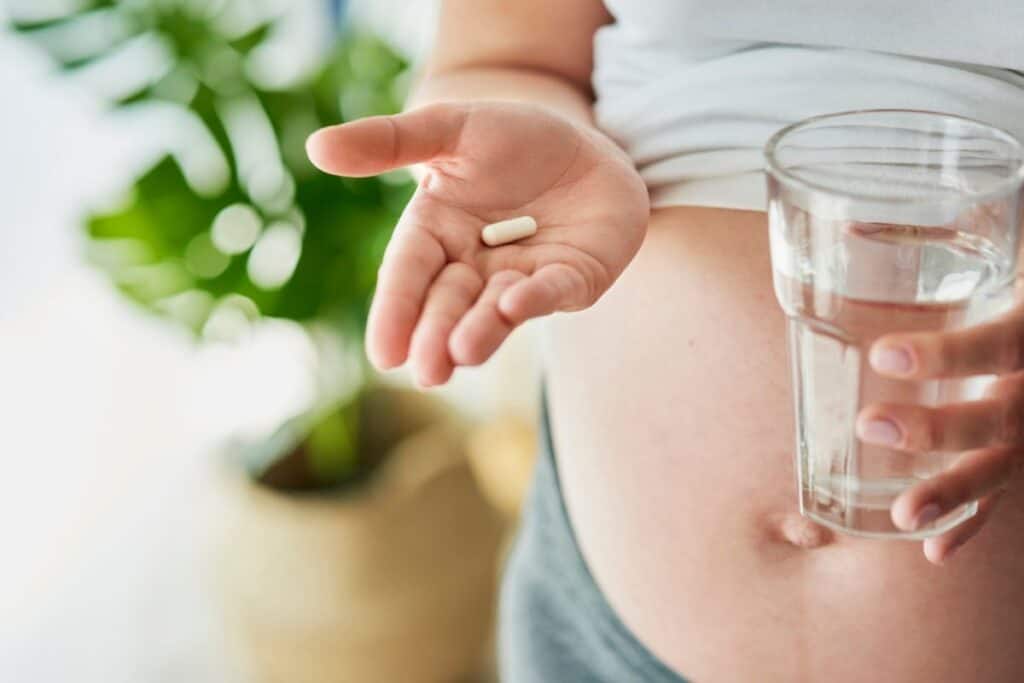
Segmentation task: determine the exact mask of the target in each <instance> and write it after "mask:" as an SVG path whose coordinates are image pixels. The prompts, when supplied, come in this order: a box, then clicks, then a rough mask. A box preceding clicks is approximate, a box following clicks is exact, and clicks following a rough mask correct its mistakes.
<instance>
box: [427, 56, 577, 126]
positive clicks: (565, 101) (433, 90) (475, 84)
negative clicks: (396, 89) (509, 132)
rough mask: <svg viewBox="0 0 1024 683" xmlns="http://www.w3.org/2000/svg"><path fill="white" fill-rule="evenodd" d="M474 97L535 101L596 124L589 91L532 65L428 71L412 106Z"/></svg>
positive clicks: (556, 110)
mask: <svg viewBox="0 0 1024 683" xmlns="http://www.w3.org/2000/svg"><path fill="white" fill-rule="evenodd" d="M473 100H487V101H492V102H493V101H503V102H521V103H525V104H533V105H537V106H540V107H544V108H547V109H549V110H551V111H554V112H555V113H557V114H560V115H561V116H564V117H566V118H567V119H570V120H572V121H574V122H577V123H582V124H585V125H589V126H593V125H594V113H593V98H592V97H591V95H590V93H589V92H587V91H585V90H584V89H583V88H581V87H579V86H578V85H577V84H575V83H573V82H572V81H570V80H569V79H567V78H563V77H561V76H558V75H556V74H549V73H545V72H543V71H540V70H535V69H529V68H517V67H502V66H462V67H458V68H453V69H449V70H445V71H438V72H428V73H427V75H426V77H425V78H424V79H423V80H422V81H421V82H420V83H419V85H418V87H417V88H416V89H415V91H414V92H413V94H412V96H411V97H410V98H409V104H408V106H409V107H418V106H422V105H425V104H433V103H436V102H466V101H473Z"/></svg>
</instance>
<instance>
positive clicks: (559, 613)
mask: <svg viewBox="0 0 1024 683" xmlns="http://www.w3.org/2000/svg"><path fill="white" fill-rule="evenodd" d="M499 651H500V652H499V654H500V664H501V680H502V683H576V682H593V683H633V682H634V681H636V682H637V683H641V682H643V683H646V682H648V681H650V682H652V683H686V681H685V680H683V679H682V678H680V677H679V676H678V675H676V674H675V673H674V672H673V671H671V670H669V669H668V668H667V667H666V666H665V665H664V664H663V663H662V662H661V661H659V660H658V659H657V658H655V657H654V655H653V654H651V653H650V652H649V651H648V650H647V648H645V647H644V646H643V645H642V644H641V643H640V642H639V641H638V640H637V639H636V637H635V636H634V635H633V634H632V633H631V632H630V631H629V630H628V629H627V628H626V627H625V625H623V623H622V622H621V621H620V620H619V618H618V617H617V616H616V614H615V612H614V611H613V610H612V608H611V606H610V605H609V604H608V602H607V601H606V600H605V598H604V596H603V595H602V594H601V591H600V589H599V588H598V587H597V584H596V583H594V579H593V577H592V576H591V574H590V570H589V569H588V568H587V565H586V563H585V562H584V560H583V556H582V555H581V554H580V550H579V547H578V546H577V544H576V537H575V535H574V534H573V530H572V526H571V525H570V523H569V518H568V515H567V514H566V510H565V504H564V502H563V500H562V491H561V487H560V485H559V482H558V472H557V469H556V467H555V456H554V452H553V450H552V446H551V437H550V427H549V425H548V419H547V411H546V410H545V411H543V420H542V430H541V438H540V454H539V457H538V462H537V468H536V472H535V475H534V481H533V488H532V489H531V492H530V497H529V499H528V500H527V504H526V508H525V511H524V514H523V522H522V527H521V528H520V531H519V536H518V538H517V539H516V542H515V546H514V548H513V550H512V553H511V555H510V557H509V561H508V565H507V566H506V569H505V578H504V581H503V584H502V589H501V612H500V622H499Z"/></svg>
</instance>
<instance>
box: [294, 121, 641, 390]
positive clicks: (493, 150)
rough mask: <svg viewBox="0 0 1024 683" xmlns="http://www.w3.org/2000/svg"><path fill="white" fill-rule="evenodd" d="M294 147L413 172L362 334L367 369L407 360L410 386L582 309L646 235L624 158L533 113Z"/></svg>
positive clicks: (360, 131) (323, 161)
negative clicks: (419, 171)
mask: <svg viewBox="0 0 1024 683" xmlns="http://www.w3.org/2000/svg"><path fill="white" fill-rule="evenodd" d="M307 150H308V152H309V156H310V159H311V160H312V161H313V163H314V164H316V165H317V166H318V167H319V168H320V169H322V170H324V171H326V172H329V173H333V174H336V175H344V176H356V177H359V176H368V175H376V174H379V173H383V172H386V171H390V170H392V169H395V168H400V167H403V166H410V165H413V164H422V165H423V166H422V167H423V170H424V175H423V179H422V181H421V182H420V185H419V188H418V189H417V191H416V193H415V195H414V197H413V198H412V200H411V201H410V202H409V204H408V206H407V207H406V209H405V211H404V213H403V215H402V218H401V220H400V221H399V224H398V226H397V227H396V228H395V232H394V234H393V236H392V238H391V242H390V243H389V244H388V247H387V250H386V252H385V256H384V261H383V263H382V265H381V268H380V271H379V276H378V282H377V292H376V295H375V297H374V301H373V305H372V307H371V312H370V319H369V322H368V326H367V351H368V353H369V355H370V359H371V360H372V361H373V363H374V364H375V365H376V366H377V367H379V368H381V369H388V368H393V367H397V366H399V365H402V364H404V363H405V362H406V361H409V362H410V364H411V365H412V366H413V371H414V374H415V377H416V380H417V381H418V382H419V383H420V384H421V385H423V386H432V385H437V384H443V383H444V382H446V381H447V380H448V379H449V378H450V377H451V375H452V372H453V371H454V369H455V368H456V367H458V366H463V365H467V366H468V365H478V364H480V363H482V362H484V361H485V360H487V358H489V357H490V356H491V355H492V354H493V353H494V351H495V350H496V349H497V348H498V347H499V346H500V345H501V343H502V342H503V341H504V340H505V338H506V337H507V336H508V335H509V333H511V331H512V330H513V329H515V328H516V327H517V326H519V325H520V324H522V323H523V322H525V321H526V320H529V319H531V318H536V317H539V316H544V315H548V314H550V313H554V312H558V311H574V310H580V309H582V308H586V307H587V306H590V305H591V304H593V303H594V302H595V301H596V300H597V298H598V297H600V296H601V295H602V294H603V293H604V292H605V291H606V290H607V289H608V287H609V286H611V284H612V282H614V280H615V278H617V277H618V276H619V274H620V273H621V272H622V270H623V269H624V268H625V267H626V265H627V264H628V263H629V261H630V259H632V257H633V255H634V254H635V253H636V251H637V249H639V246H640V243H641V241H642V240H643V236H644V231H645V230H646V226H647V217H648V211H649V208H648V199H647V191H646V188H645V187H644V184H643V181H642V180H641V179H640V177H639V176H638V174H637V173H636V171H635V170H634V168H633V166H632V164H631V162H630V161H629V159H628V158H627V157H626V155H625V154H624V153H622V152H621V150H619V149H618V148H617V147H616V146H615V145H614V143H612V142H611V141H610V140H608V139H607V138H606V137H605V136H604V135H603V134H601V133H599V132H597V131H595V130H593V129H590V128H586V127H584V126H580V125H576V124H573V123H571V122H569V121H568V120H566V119H563V118H561V117H560V116H557V115H555V114H552V113H549V112H547V111H546V110H543V109H540V108H537V107H530V106H526V105H518V104H507V103H493V104H491V103H474V104H473V105H466V104H435V105H430V106H427V107H423V108H420V109H415V110H412V111H409V112H406V113H404V114H399V115H397V116H390V117H373V118H368V119H363V120H360V121H355V122H353V123H349V124H345V125H341V126H334V127H330V128H325V129H322V130H320V131H318V132H317V133H315V134H314V135H313V136H311V137H310V139H309V141H308V143H307Z"/></svg>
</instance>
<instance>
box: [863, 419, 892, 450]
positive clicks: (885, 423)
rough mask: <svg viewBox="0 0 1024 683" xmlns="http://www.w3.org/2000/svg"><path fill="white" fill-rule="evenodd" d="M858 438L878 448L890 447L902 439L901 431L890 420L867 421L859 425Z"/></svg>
mask: <svg viewBox="0 0 1024 683" xmlns="http://www.w3.org/2000/svg"><path fill="white" fill-rule="evenodd" d="M859 431H860V438H861V439H862V440H864V441H868V442H870V443H876V444H879V445H880V446H891V445H893V444H895V443H899V441H900V439H901V438H903V430H901V429H900V428H899V426H898V425H897V424H896V423H895V422H893V421H891V420H869V421H868V422H865V423H863V424H862V425H860V430H859Z"/></svg>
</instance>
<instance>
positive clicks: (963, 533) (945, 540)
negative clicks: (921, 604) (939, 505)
mask: <svg viewBox="0 0 1024 683" xmlns="http://www.w3.org/2000/svg"><path fill="white" fill-rule="evenodd" d="M1002 495H1003V491H1001V490H1000V491H996V492H995V493H993V494H992V495H990V496H985V497H984V498H982V499H981V500H980V501H978V511H977V512H976V513H975V514H974V516H973V517H971V518H970V519H968V520H967V521H965V522H963V523H962V524H958V525H957V526H955V527H954V528H952V529H950V530H949V531H947V532H946V533H944V534H942V535H940V536H935V537H933V538H927V539H925V541H924V556H925V557H926V558H928V561H929V562H931V563H933V564H939V565H941V564H943V563H944V562H945V561H946V560H948V559H949V558H950V556H952V555H953V553H955V552H956V551H957V550H959V549H960V548H961V547H962V546H963V545H964V543H966V542H967V541H969V540H970V539H972V538H973V537H974V536H975V535H976V534H977V533H978V532H979V531H981V528H982V527H983V526H985V522H987V521H988V520H989V517H991V515H992V510H993V509H994V508H995V506H996V505H997V504H998V502H999V499H1000V498H1001V497H1002Z"/></svg>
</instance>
